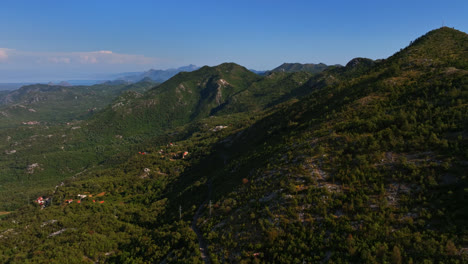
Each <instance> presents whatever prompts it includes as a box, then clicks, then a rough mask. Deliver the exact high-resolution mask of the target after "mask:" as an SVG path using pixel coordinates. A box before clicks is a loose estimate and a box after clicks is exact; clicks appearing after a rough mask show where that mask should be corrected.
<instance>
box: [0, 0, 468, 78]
mask: <svg viewBox="0 0 468 264" xmlns="http://www.w3.org/2000/svg"><path fill="white" fill-rule="evenodd" d="M467 14H468V1H466V0H458V1H456V0H454V1H450V0H446V1H440V0H439V1H431V0H426V1H419V0H418V1H411V0H406V1H400V0H396V1H395V0H394V1H380V0H373V1H358V0H354V1H312V0H310V1H295V0H288V1H275V0H269V1H263V0H250V1H244V0H230V1H223V0H217V1H203V0H199V1H194V0H191V1H177V0H172V1H157V0H153V1H137V0H134V1H118V0H113V1H105V0H92V1H88V0H80V1H63V0H61V1H48V0H42V1H37V0H30V1H22V0H13V1H10V0H5V1H2V2H1V3H0V82H12V81H45V80H65V79H92V78H99V77H101V76H104V75H105V74H109V73H117V72H126V71H143V70H147V69H150V68H155V69H165V68H170V67H178V66H183V65H187V64H191V63H192V64H196V65H199V66H203V65H217V64H220V63H222V62H236V63H238V64H241V65H243V66H245V67H247V68H253V69H257V70H266V69H272V68H274V67H276V66H278V65H280V64H281V63H283V62H301V63H319V62H323V63H326V64H346V62H348V61H349V60H350V59H352V58H354V57H368V58H372V59H379V58H386V57H388V56H390V55H392V54H393V53H395V52H396V51H398V50H399V49H400V48H403V47H405V46H407V45H408V44H409V42H410V41H411V40H413V39H415V38H417V37H419V36H420V35H423V34H425V33H426V32H427V31H430V30H432V29H435V28H439V27H441V26H442V25H443V24H445V25H446V26H449V27H454V28H456V29H458V30H461V31H464V32H467V31H468V18H467V17H468V15H467Z"/></svg>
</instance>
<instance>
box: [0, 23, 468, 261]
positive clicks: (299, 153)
mask: <svg viewBox="0 0 468 264" xmlns="http://www.w3.org/2000/svg"><path fill="white" fill-rule="evenodd" d="M73 127H80V128H78V129H73ZM8 131H9V133H10V134H9V135H8V137H9V138H6V141H5V139H2V140H3V141H5V142H7V143H2V144H3V145H2V148H5V151H6V152H5V153H4V154H3V153H2V154H0V155H1V156H0V157H2V163H3V164H0V165H1V166H2V168H9V173H10V174H8V175H9V176H8V177H4V178H2V182H0V193H2V194H3V195H2V201H5V203H10V205H9V206H5V205H4V204H5V203H4V204H3V205H2V206H3V208H5V209H4V210H8V211H10V210H11V211H12V212H11V213H9V212H3V213H2V214H0V242H1V243H0V262H2V263H25V262H31V263H96V262H100V263H203V262H204V263H465V262H467V261H468V230H467V223H468V222H467V221H466V219H467V218H468V206H467V205H468V179H467V175H466V170H467V169H468V151H467V150H468V35H467V34H466V33H463V32H460V31H457V30H454V29H451V28H446V27H443V28H440V29H437V30H433V31H431V32H429V33H427V34H425V35H424V36H422V37H420V38H418V39H417V40H415V41H414V42H412V43H411V44H410V45H409V46H408V47H406V48H404V49H402V50H400V51H399V52H397V53H395V54H394V55H393V56H391V57H389V58H387V59H385V60H379V61H372V60H369V59H364V58H356V59H354V60H352V61H350V62H349V63H348V64H347V65H346V66H345V67H329V68H327V69H325V70H324V71H322V72H320V73H317V74H312V73H306V72H296V73H287V72H277V73H272V74H270V75H268V76H264V77H263V76H258V75H256V74H254V73H251V72H250V71H248V70H247V69H245V68H244V67H242V66H239V65H236V64H232V63H227V64H222V65H219V66H217V67H203V68H201V69H199V70H197V71H194V72H190V73H179V74H177V75H176V76H174V77H173V78H171V79H170V80H168V81H167V82H165V83H163V84H161V85H159V86H156V87H154V88H152V89H151V90H149V91H147V92H145V93H136V92H131V91H129V92H127V93H124V94H122V95H121V96H120V97H118V98H117V99H116V100H114V101H113V102H112V103H111V104H110V105H109V106H107V107H106V108H105V109H103V110H102V111H99V112H98V113H96V114H94V115H93V116H92V117H90V118H89V119H85V120H82V121H79V122H78V123H74V124H73V125H70V126H66V125H62V126H54V127H52V126H51V127H50V128H45V127H33V128H31V129H29V128H28V129H27V128H24V127H20V128H11V130H8ZM50 131H53V133H51V132H50ZM13 132H14V134H13ZM2 133H4V132H2ZM2 135H3V134H2ZM5 135H6V134H5ZM49 135H52V136H50V137H49ZM33 139H35V140H33ZM13 147H14V149H15V150H16V151H15V152H13V153H12V149H13ZM2 151H3V150H2ZM7 152H8V153H7ZM28 152H29V153H28ZM23 153H25V154H23ZM32 164H37V165H32ZM31 165H32V166H31ZM60 171H62V172H61V173H62V174H61V176H60V177H58V176H57V172H60ZM52 175H54V176H52ZM38 177H42V178H43V179H44V181H47V184H44V185H42V186H43V187H42V188H36V189H35V192H34V195H36V196H41V197H43V199H44V200H46V201H47V202H44V205H40V204H39V203H38V202H35V201H34V200H35V199H36V198H37V197H36V196H34V197H25V195H13V194H11V197H12V198H11V199H14V201H8V200H9V199H10V198H9V195H6V194H7V193H8V192H7V190H6V188H5V187H4V186H8V187H15V186H18V183H19V182H21V183H22V184H23V185H24V186H23V187H22V188H23V189H19V187H15V188H18V190H21V191H25V193H32V192H27V190H34V186H33V185H31V184H30V181H33V180H37V178H38ZM54 181H55V183H54ZM62 181H63V182H62ZM52 184H56V186H55V187H53V186H52V187H50V188H45V187H44V186H50V185H52ZM17 201H21V202H17Z"/></svg>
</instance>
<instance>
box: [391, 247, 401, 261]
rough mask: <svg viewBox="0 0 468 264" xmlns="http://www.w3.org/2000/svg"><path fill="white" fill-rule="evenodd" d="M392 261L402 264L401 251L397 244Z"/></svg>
mask: <svg viewBox="0 0 468 264" xmlns="http://www.w3.org/2000/svg"><path fill="white" fill-rule="evenodd" d="M392 263H394V264H401V252H400V248H399V247H398V246H397V245H395V246H393V253H392Z"/></svg>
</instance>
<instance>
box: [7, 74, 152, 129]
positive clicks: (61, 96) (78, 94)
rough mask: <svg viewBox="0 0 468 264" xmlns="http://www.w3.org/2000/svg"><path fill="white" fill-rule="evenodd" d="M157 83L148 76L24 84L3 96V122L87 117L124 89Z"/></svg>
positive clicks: (8, 124) (64, 119)
mask: <svg viewBox="0 0 468 264" xmlns="http://www.w3.org/2000/svg"><path fill="white" fill-rule="evenodd" d="M155 85H156V83H154V82H152V81H148V80H144V81H142V82H138V83H135V84H131V85H128V84H119V85H110V84H97V85H93V86H56V85H45V84H35V85H28V86H23V87H21V88H20V89H18V90H15V91H11V92H8V93H5V94H4V95H2V96H1V97H0V113H1V114H0V120H1V124H2V125H0V126H1V127H13V126H16V125H18V124H21V123H22V122H29V121H36V122H51V123H56V122H66V121H71V120H74V119H84V118H87V117H89V116H91V115H92V114H93V113H94V112H97V111H99V110H101V109H102V108H104V107H105V106H107V105H108V104H109V103H110V102H112V100H114V99H115V98H116V97H117V96H118V95H119V94H121V93H122V92H124V91H128V90H132V91H136V92H144V91H146V90H148V89H150V88H151V87H154V86H155Z"/></svg>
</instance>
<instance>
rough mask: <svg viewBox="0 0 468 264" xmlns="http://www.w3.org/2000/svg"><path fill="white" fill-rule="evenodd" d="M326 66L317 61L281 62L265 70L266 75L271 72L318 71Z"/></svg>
mask: <svg viewBox="0 0 468 264" xmlns="http://www.w3.org/2000/svg"><path fill="white" fill-rule="evenodd" d="M326 68H328V66H327V65H326V64H323V63H319V64H313V63H306V64H301V63H283V64H281V65H280V66H278V67H276V68H274V69H273V70H271V71H267V73H266V75H268V74H270V73H273V72H309V73H313V74H315V73H319V72H322V71H323V70H325V69H326Z"/></svg>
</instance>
